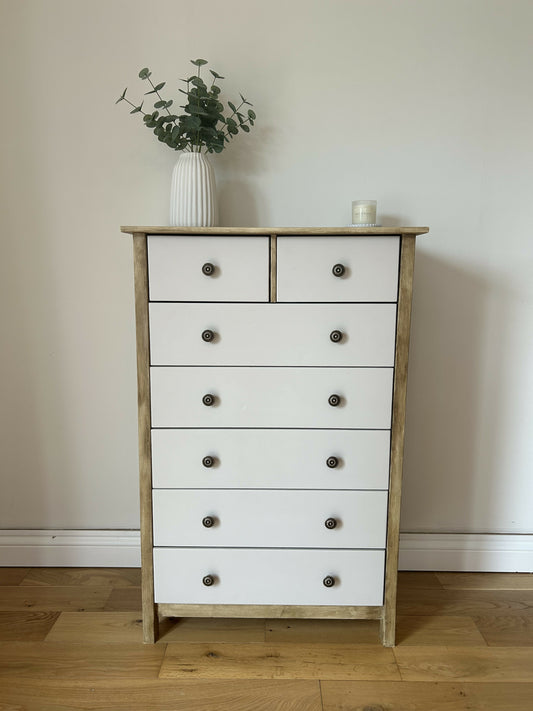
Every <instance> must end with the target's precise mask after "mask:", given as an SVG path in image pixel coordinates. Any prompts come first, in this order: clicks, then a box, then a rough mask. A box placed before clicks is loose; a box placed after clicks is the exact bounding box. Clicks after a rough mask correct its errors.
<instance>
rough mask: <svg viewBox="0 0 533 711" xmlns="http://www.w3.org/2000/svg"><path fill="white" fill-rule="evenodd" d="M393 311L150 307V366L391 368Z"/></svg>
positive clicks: (372, 307)
mask: <svg viewBox="0 0 533 711" xmlns="http://www.w3.org/2000/svg"><path fill="white" fill-rule="evenodd" d="M395 333H396V304H335V305H333V304H220V303H218V304H217V303H212V304H179V303H152V304H150V349H151V363H152V365H294V366H297V365H316V366H321V365H323V366H328V365H331V366H333V365H335V366H342V365H346V366H353V365H357V366H393V365H394V341H395Z"/></svg>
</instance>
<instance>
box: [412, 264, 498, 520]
mask: <svg viewBox="0 0 533 711" xmlns="http://www.w3.org/2000/svg"><path fill="white" fill-rule="evenodd" d="M509 296H510V295H509V293H508V292H506V291H505V289H504V288H503V287H500V286H499V285H498V283H497V282H495V280H494V279H493V278H492V277H490V279H489V276H485V275H484V274H480V273H475V272H473V271H468V270H467V269H465V268H464V267H463V265H458V264H456V263H453V262H450V261H446V260H444V259H442V258H440V257H435V256H433V255H430V254H428V253H427V252H425V251H422V250H419V251H418V252H417V256H416V265H415V285H414V298H413V321H412V332H411V349H410V360H409V382H408V397H407V423H406V440H405V460H404V489H403V501H402V520H401V529H402V531H403V532H433V533H438V532H454V533H463V532H464V533H484V532H487V531H489V532H491V531H492V532H494V528H493V526H494V525H495V526H496V527H497V526H498V511H499V494H498V492H499V491H501V487H502V486H503V485H504V478H505V475H506V472H505V469H504V468H502V462H501V459H502V445H503V441H502V438H504V437H505V428H504V423H503V422H502V418H503V416H504V412H505V404H504V403H505V396H506V393H505V390H506V388H505V382H504V377H505V372H506V368H505V360H506V341H507V335H508V333H507V332H508V323H509V319H508V318H507V310H508V309H509V308H510V303H509ZM495 324H497V329H498V332H497V334H495V333H494V329H495ZM491 524H492V525H491Z"/></svg>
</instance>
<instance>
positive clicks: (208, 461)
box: [202, 456, 215, 469]
mask: <svg viewBox="0 0 533 711" xmlns="http://www.w3.org/2000/svg"><path fill="white" fill-rule="evenodd" d="M202 464H203V465H204V467H205V468H206V469H211V467H213V466H214V465H215V458H214V457H209V456H207V457H204V458H203V459H202Z"/></svg>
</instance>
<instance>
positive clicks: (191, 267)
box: [148, 235, 270, 301]
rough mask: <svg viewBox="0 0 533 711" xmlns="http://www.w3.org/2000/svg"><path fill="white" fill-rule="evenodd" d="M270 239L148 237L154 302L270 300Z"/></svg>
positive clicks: (149, 266)
mask: <svg viewBox="0 0 533 711" xmlns="http://www.w3.org/2000/svg"><path fill="white" fill-rule="evenodd" d="M269 265H270V248H269V239H268V237H224V236H217V235H210V236H208V237H206V236H201V235H198V236H192V237H191V236H183V237H181V236H176V235H174V236H171V237H167V236H163V235H149V236H148V274H149V289H150V300H151V301H268V299H269V291H270V266H269Z"/></svg>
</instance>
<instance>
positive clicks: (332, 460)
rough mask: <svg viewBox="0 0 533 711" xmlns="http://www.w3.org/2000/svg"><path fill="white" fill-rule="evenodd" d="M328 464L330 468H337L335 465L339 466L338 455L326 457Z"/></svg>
mask: <svg viewBox="0 0 533 711" xmlns="http://www.w3.org/2000/svg"><path fill="white" fill-rule="evenodd" d="M326 466H327V467H329V468H330V469H335V467H338V466H339V460H338V458H337V457H328V458H327V459H326Z"/></svg>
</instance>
